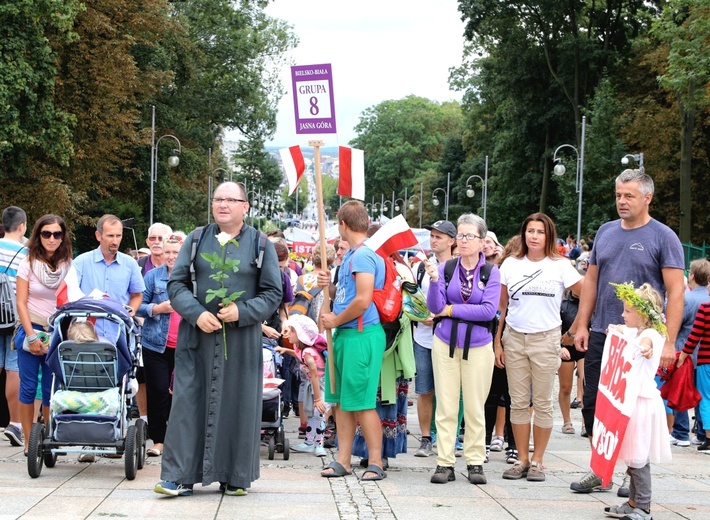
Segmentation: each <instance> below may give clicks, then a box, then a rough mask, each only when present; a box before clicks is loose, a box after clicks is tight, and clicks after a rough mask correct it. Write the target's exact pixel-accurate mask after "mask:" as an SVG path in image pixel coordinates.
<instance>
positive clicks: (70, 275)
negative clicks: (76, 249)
mask: <svg viewBox="0 0 710 520" xmlns="http://www.w3.org/2000/svg"><path fill="white" fill-rule="evenodd" d="M54 295H55V296H56V297H57V307H61V306H62V305H64V304H65V303H69V302H75V301H77V300H80V299H81V298H83V297H84V296H85V295H84V293H83V292H82V290H81V288H80V287H79V277H78V276H77V274H76V269H74V267H70V268H69V271H68V272H67V275H66V276H65V277H64V280H62V282H61V283H60V284H59V287H57V290H56V291H55V293H54Z"/></svg>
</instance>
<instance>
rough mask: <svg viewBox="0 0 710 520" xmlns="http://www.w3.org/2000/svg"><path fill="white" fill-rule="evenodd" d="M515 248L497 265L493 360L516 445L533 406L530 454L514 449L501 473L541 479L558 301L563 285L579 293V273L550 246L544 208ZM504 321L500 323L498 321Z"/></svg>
mask: <svg viewBox="0 0 710 520" xmlns="http://www.w3.org/2000/svg"><path fill="white" fill-rule="evenodd" d="M521 236H522V237H523V241H522V244H521V248H520V250H519V251H518V252H517V253H516V254H514V255H513V256H510V257H508V258H506V259H505V261H504V262H503V264H502V265H501V267H500V278H501V280H500V283H501V294H500V306H499V310H500V312H501V317H500V323H501V326H500V327H499V328H498V332H497V334H496V338H495V341H494V347H495V354H496V365H497V366H498V367H499V368H503V367H504V366H505V368H506V372H507V375H508V387H509V390H510V400H511V405H510V422H511V423H512V426H513V434H514V435H515V441H516V443H517V445H518V446H526V445H527V444H528V439H529V438H530V397H531V392H532V403H533V406H534V408H535V424H534V425H533V440H534V443H535V451H534V452H533V455H532V459H530V456H529V453H528V451H527V450H520V451H519V453H518V457H519V460H518V462H516V464H515V465H514V466H513V467H512V468H510V469H508V470H507V471H505V472H503V478H504V479H509V480H514V479H521V478H527V480H529V481H533V482H540V481H544V480H545V473H544V472H543V470H542V458H543V456H544V454H545V449H546V448H547V443H548V441H549V439H550V434H551V432H552V400H553V397H552V396H553V391H552V389H553V386H554V383H555V374H556V372H557V369H558V368H559V366H560V340H561V335H560V325H561V323H562V320H561V318H560V306H561V304H562V295H563V293H564V291H565V289H568V288H570V287H571V288H573V289H574V292H576V293H577V294H579V290H580V288H581V280H582V277H581V276H580V274H579V273H578V272H577V270H576V269H575V268H574V267H572V264H571V263H570V261H569V260H568V259H567V258H565V257H563V256H562V255H561V254H560V253H559V252H558V251H557V247H556V238H557V234H556V231H555V225H554V224H553V222H552V220H551V219H550V217H548V216H547V215H545V214H544V213H533V214H532V215H530V216H529V217H528V218H526V219H525V222H523V226H522V229H521ZM503 324H504V325H503Z"/></svg>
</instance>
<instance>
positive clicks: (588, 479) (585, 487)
mask: <svg viewBox="0 0 710 520" xmlns="http://www.w3.org/2000/svg"><path fill="white" fill-rule="evenodd" d="M611 486H612V485H611V483H609V485H608V486H602V479H601V478H599V477H597V476H596V475H595V474H594V473H592V472H591V471H590V472H589V473H587V474H586V475H584V476H583V477H582V479H581V480H580V481H579V482H572V483H571V484H570V485H569V488H570V489H571V490H572V491H576V492H577V493H591V492H592V491H609V490H610V489H611Z"/></svg>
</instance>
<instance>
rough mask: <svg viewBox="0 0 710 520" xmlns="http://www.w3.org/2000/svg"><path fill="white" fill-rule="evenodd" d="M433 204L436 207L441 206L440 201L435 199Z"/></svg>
mask: <svg viewBox="0 0 710 520" xmlns="http://www.w3.org/2000/svg"><path fill="white" fill-rule="evenodd" d="M431 203H432V204H433V205H434V206H438V205H439V199H437V198H434V199H432V201H431Z"/></svg>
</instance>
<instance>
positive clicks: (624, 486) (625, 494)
mask: <svg viewBox="0 0 710 520" xmlns="http://www.w3.org/2000/svg"><path fill="white" fill-rule="evenodd" d="M630 493H631V491H629V476H628V475H624V480H623V482H622V483H621V486H620V487H619V490H618V491H617V492H616V496H617V497H622V498H629V494H630ZM632 509H633V508H632Z"/></svg>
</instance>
